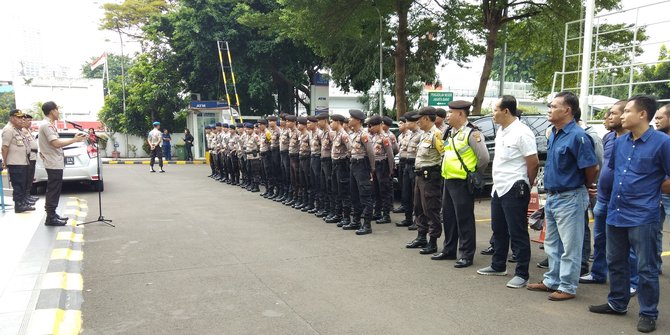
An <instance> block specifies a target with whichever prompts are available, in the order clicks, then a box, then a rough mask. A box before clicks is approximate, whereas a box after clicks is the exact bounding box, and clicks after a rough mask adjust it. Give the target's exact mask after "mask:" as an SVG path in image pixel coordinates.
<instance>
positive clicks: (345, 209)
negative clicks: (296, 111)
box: [324, 114, 351, 227]
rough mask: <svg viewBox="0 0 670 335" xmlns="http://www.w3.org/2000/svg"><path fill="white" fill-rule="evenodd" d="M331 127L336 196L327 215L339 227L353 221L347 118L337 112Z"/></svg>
mask: <svg viewBox="0 0 670 335" xmlns="http://www.w3.org/2000/svg"><path fill="white" fill-rule="evenodd" d="M331 120H332V121H331V122H330V127H331V129H332V132H331V140H332V143H333V144H332V148H331V157H332V159H333V174H332V180H333V194H334V195H335V197H336V200H335V206H334V208H333V210H332V212H331V215H330V216H326V217H325V218H324V220H325V221H326V223H337V226H338V227H343V226H346V225H348V224H349V223H350V222H351V221H350V220H349V218H350V217H351V196H350V192H351V189H350V186H349V177H350V171H349V168H350V157H351V155H350V154H349V142H350V139H349V134H347V132H346V131H345V130H344V121H345V118H344V116H342V115H339V114H335V115H333V116H332V117H331Z"/></svg>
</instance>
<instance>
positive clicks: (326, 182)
mask: <svg viewBox="0 0 670 335" xmlns="http://www.w3.org/2000/svg"><path fill="white" fill-rule="evenodd" d="M319 190H320V191H321V192H320V193H321V208H322V209H323V210H324V211H326V212H327V213H329V214H331V213H332V210H333V208H334V207H335V206H334V204H335V199H336V197H334V196H333V160H332V159H331V158H330V157H322V158H321V172H320V174H319ZM340 213H341V212H340Z"/></svg>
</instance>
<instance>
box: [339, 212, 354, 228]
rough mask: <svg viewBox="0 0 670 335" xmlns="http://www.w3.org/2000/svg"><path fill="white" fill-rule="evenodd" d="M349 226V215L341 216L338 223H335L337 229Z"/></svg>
mask: <svg viewBox="0 0 670 335" xmlns="http://www.w3.org/2000/svg"><path fill="white" fill-rule="evenodd" d="M349 224H351V221H350V220H349V215H344V216H342V218H341V219H340V221H338V222H337V226H338V227H339V228H342V227H344V226H347V225H349Z"/></svg>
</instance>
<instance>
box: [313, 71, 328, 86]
mask: <svg viewBox="0 0 670 335" xmlns="http://www.w3.org/2000/svg"><path fill="white" fill-rule="evenodd" d="M314 85H317V86H328V77H327V76H326V75H324V74H321V73H319V72H317V73H315V74H314Z"/></svg>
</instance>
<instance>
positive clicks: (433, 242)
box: [419, 237, 437, 255]
mask: <svg viewBox="0 0 670 335" xmlns="http://www.w3.org/2000/svg"><path fill="white" fill-rule="evenodd" d="M436 252H437V238H435V237H431V238H430V240H429V241H428V244H426V246H425V247H424V248H423V249H421V250H419V253H420V254H422V255H430V254H434V253H436Z"/></svg>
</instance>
